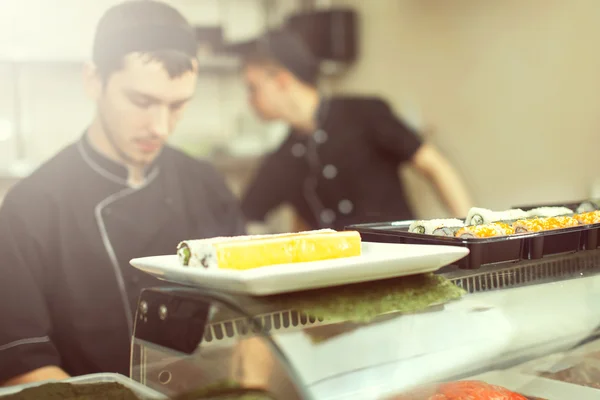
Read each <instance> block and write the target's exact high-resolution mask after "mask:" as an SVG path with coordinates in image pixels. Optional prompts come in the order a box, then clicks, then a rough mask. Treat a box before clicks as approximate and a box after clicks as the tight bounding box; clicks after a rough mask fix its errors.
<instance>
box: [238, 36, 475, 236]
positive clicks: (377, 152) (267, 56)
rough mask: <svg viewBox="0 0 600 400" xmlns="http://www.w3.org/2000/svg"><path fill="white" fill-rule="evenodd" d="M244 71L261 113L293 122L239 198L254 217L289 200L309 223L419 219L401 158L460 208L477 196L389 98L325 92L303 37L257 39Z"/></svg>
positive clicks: (455, 210)
mask: <svg viewBox="0 0 600 400" xmlns="http://www.w3.org/2000/svg"><path fill="white" fill-rule="evenodd" d="M244 76H245V80H246V83H247V86H248V90H249V97H250V102H251V104H252V107H253V108H254V110H255V111H256V112H257V114H258V115H259V116H260V117H261V118H262V119H263V120H266V121H273V120H282V121H284V122H286V123H288V124H289V125H290V126H291V132H290V133H289V135H288V137H287V139H286V140H285V141H284V142H283V144H282V145H281V146H280V147H279V149H278V150H277V151H275V152H274V153H273V154H271V155H270V156H268V157H267V159H266V160H265V161H264V163H263V164H262V166H261V167H260V168H259V171H258V174H257V176H256V178H255V179H254V181H253V182H252V183H251V184H250V186H249V188H248V190H247V191H246V193H245V195H244V197H243V201H242V209H243V211H244V213H245V215H246V218H247V219H248V220H249V221H251V222H262V221H263V220H264V219H265V218H266V216H267V214H268V213H269V212H270V211H272V210H274V209H275V208H277V207H278V206H279V205H282V204H284V203H288V204H291V205H292V206H293V207H294V209H295V211H296V214H297V216H298V217H299V219H300V220H301V221H302V222H303V225H304V226H303V227H302V228H303V229H318V228H333V229H343V228H344V227H345V226H348V225H351V224H356V223H365V222H379V221H390V220H408V219H413V218H414V216H413V213H412V211H411V210H410V207H409V205H408V202H407V200H406V196H405V193H404V189H403V185H402V182H401V181H400V177H399V174H398V169H399V166H400V165H401V164H402V163H405V162H409V163H411V164H412V165H413V166H414V167H416V169H417V170H418V171H420V172H421V173H423V174H424V175H425V176H427V177H428V178H429V180H430V181H431V182H432V183H433V184H434V186H435V187H436V189H437V190H438V192H439V194H440V195H441V198H442V199H443V200H444V203H445V204H446V206H447V207H448V209H449V210H450V212H451V213H452V214H453V215H454V216H457V217H464V216H465V215H466V214H467V212H468V210H469V207H470V206H471V200H470V198H469V195H468V193H467V191H466V189H465V186H464V184H463V182H462V180H461V178H460V177H459V175H458V174H457V172H456V171H455V169H454V167H453V166H452V165H450V163H449V162H448V161H447V160H446V158H445V157H444V156H443V155H442V154H440V152H439V151H437V150H436V149H435V148H434V147H433V146H432V145H430V144H427V143H423V142H422V140H421V139H420V138H419V136H417V135H416V134H415V132H413V131H412V130H411V129H410V128H409V127H407V126H406V125H405V124H404V123H403V122H402V121H401V120H399V119H398V118H397V117H396V116H395V115H394V113H393V111H392V110H391V109H390V107H389V106H388V104H387V103H386V102H385V101H383V100H381V99H379V98H368V97H341V96H334V97H329V98H328V97H325V96H322V95H320V93H319V91H318V89H317V86H316V80H317V76H318V62H317V60H316V59H315V57H314V56H313V55H312V54H311V53H310V50H309V49H308V48H307V46H306V45H305V44H304V43H303V42H302V41H301V40H300V39H299V38H298V37H296V36H294V35H293V34H291V33H289V32H285V31H278V32H272V33H269V34H268V35H266V36H265V37H263V38H261V39H260V40H259V41H257V43H256V45H255V46H252V49H251V50H250V51H247V53H246V54H245V62H244Z"/></svg>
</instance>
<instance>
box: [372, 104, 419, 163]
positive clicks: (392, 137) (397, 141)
mask: <svg viewBox="0 0 600 400" xmlns="http://www.w3.org/2000/svg"><path fill="white" fill-rule="evenodd" d="M365 109H368V110H369V116H368V117H369V119H370V121H371V126H372V127H373V128H374V129H373V139H374V140H375V143H376V145H377V146H379V147H380V148H381V149H382V150H383V151H384V152H386V153H387V154H390V155H392V156H393V157H394V158H395V159H396V160H397V161H398V163H402V162H405V161H409V160H410V159H411V158H412V157H413V156H414V155H415V153H416V152H417V150H418V149H419V147H421V144H422V140H421V138H420V137H419V136H418V134H417V132H415V131H413V129H411V128H410V127H409V126H408V125H406V124H405V123H404V122H402V121H401V120H400V119H399V118H398V117H396V115H394V112H393V111H392V109H391V108H390V107H389V105H388V104H387V103H386V102H385V101H383V100H380V99H375V100H373V102H372V107H368V108H365Z"/></svg>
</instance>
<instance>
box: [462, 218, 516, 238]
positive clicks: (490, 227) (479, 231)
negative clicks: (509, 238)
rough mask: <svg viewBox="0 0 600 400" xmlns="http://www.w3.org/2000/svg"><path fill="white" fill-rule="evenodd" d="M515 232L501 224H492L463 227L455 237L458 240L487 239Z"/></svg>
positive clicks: (510, 227) (508, 226) (506, 225)
mask: <svg viewBox="0 0 600 400" xmlns="http://www.w3.org/2000/svg"><path fill="white" fill-rule="evenodd" d="M513 233H515V230H514V229H513V227H512V226H510V225H508V224H505V223H502V222H494V223H491V224H486V225H472V226H465V227H464V228H461V229H460V230H459V231H458V232H456V237H459V238H463V239H466V238H489V237H496V236H506V235H512V234H513Z"/></svg>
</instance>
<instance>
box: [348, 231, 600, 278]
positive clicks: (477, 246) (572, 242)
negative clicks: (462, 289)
mask: <svg viewBox="0 0 600 400" xmlns="http://www.w3.org/2000/svg"><path fill="white" fill-rule="evenodd" d="M412 222H413V221H402V222H388V223H375V224H359V225H351V226H348V227H347V229H351V230H356V231H358V232H359V233H360V234H361V236H362V239H363V240H364V241H370V242H385V243H406V244H429V245H447V246H461V247H467V248H468V249H469V251H470V253H469V255H468V256H467V257H465V258H463V259H462V260H460V261H458V262H457V265H458V267H459V268H462V269H478V268H480V267H481V266H482V265H488V264H499V263H512V262H517V261H522V260H536V259H540V258H542V257H546V256H551V255H557V254H564V253H571V252H577V251H583V250H595V249H597V248H598V247H599V245H600V241H599V234H598V233H599V231H600V224H592V225H581V226H575V227H570V228H565V229H554V230H548V231H542V232H535V233H520V234H514V235H508V236H498V237H492V238H457V237H448V236H436V235H426V234H420V233H412V232H408V228H409V226H410V224H411V223H412Z"/></svg>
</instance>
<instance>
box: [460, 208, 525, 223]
mask: <svg viewBox="0 0 600 400" xmlns="http://www.w3.org/2000/svg"><path fill="white" fill-rule="evenodd" d="M528 216H529V215H528V213H527V212H525V211H523V210H521V209H520V208H515V209H511V210H506V211H492V210H489V209H487V208H479V207H472V208H471V209H470V210H469V213H468V214H467V218H466V219H465V225H466V226H471V225H486V224H491V223H492V222H498V221H512V220H516V219H521V218H527V217H528Z"/></svg>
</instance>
